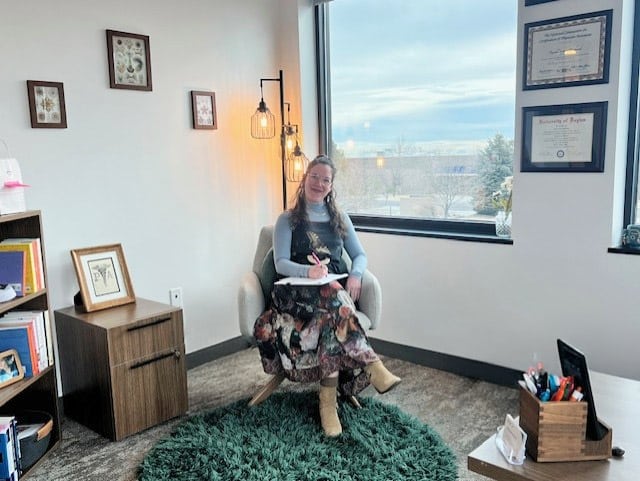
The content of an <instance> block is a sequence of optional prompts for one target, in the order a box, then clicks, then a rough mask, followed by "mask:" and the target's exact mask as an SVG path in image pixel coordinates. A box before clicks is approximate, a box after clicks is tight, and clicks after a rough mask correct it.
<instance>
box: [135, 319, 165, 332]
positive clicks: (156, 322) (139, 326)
mask: <svg viewBox="0 0 640 481" xmlns="http://www.w3.org/2000/svg"><path fill="white" fill-rule="evenodd" d="M170 320H171V316H169V317H162V318H160V319H156V320H155V321H152V322H149V323H148V324H140V325H137V326H132V327H128V328H127V331H136V330H138V329H144V328H145V327H151V326H155V325H156V324H162V323H163V322H167V321H170Z"/></svg>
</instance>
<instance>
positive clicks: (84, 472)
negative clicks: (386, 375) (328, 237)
mask: <svg viewBox="0 0 640 481" xmlns="http://www.w3.org/2000/svg"><path fill="white" fill-rule="evenodd" d="M385 364H386V365H387V366H388V367H389V369H390V370H391V371H393V372H394V373H395V374H397V375H399V376H401V377H402V378H403V382H402V383H401V384H400V385H399V386H398V387H397V388H396V389H394V390H392V391H391V392H389V393H387V394H384V395H380V394H378V393H377V392H376V391H375V390H374V389H373V388H372V387H369V388H367V389H366V390H365V391H363V392H362V393H361V396H373V397H376V398H379V400H381V401H383V402H386V403H389V404H394V405H396V406H398V407H399V408H401V409H402V410H403V411H405V412H407V413H409V414H411V415H413V416H415V417H417V418H418V419H420V420H421V421H423V422H424V423H427V424H429V425H430V426H431V427H432V428H434V429H435V430H437V431H438V432H439V433H440V435H441V436H442V437H443V439H444V440H445V441H446V442H447V443H448V444H449V445H450V446H451V447H452V449H453V450H454V451H455V453H456V454H457V457H458V462H459V466H460V467H459V479H460V481H480V480H487V478H485V477H484V476H480V475H477V474H475V473H471V472H469V471H467V469H466V464H467V461H466V456H467V454H468V453H469V452H471V451H472V450H473V449H474V448H475V447H476V446H478V445H479V444H481V443H482V442H483V441H484V440H485V439H486V438H487V437H489V436H490V435H491V434H492V433H494V432H495V430H496V428H497V427H498V426H499V425H501V424H502V423H503V422H504V418H505V415H506V414H507V413H511V414H513V415H516V414H517V413H518V392H517V390H515V389H509V388H505V387H501V386H496V385H494V384H490V383H486V382H482V381H477V380H473V379H468V378H465V377H461V376H456V375H453V374H450V373H447V372H444V371H439V370H436V369H431V368H427V367H424V366H420V365H417V364H413V363H409V362H405V361H400V360H397V359H391V358H386V359H385ZM267 379H269V376H267V375H266V374H264V372H263V371H262V367H261V365H260V360H259V355H258V351H257V350H256V349H255V348H252V349H247V350H243V351H241V352H237V353H235V354H231V355H229V356H226V357H223V358H220V359H217V360H215V361H211V362H209V363H206V364H203V365H201V366H198V367H196V368H193V369H191V370H189V372H188V389H189V413H188V414H193V413H196V412H201V411H204V410H210V409H214V408H217V407H219V406H224V405H226V404H228V403H230V402H233V401H237V400H240V399H243V398H250V397H251V396H252V394H253V393H254V392H255V391H256V390H257V389H258V388H259V387H260V386H261V385H262V384H263V383H264V382H265V381H266V380H267ZM300 389H317V385H314V384H294V383H290V382H288V381H285V382H284V383H283V384H282V385H281V387H280V390H300ZM179 422H180V419H174V420H171V421H169V422H167V423H164V424H162V425H160V426H156V427H153V428H150V429H148V430H146V431H144V432H142V433H139V434H136V435H133V436H130V437H128V438H126V439H124V440H122V441H120V442H111V441H109V440H107V439H105V438H103V437H102V436H100V435H98V434H96V433H94V432H93V431H91V430H89V429H88V428H85V427H84V426H82V425H80V424H78V423H76V422H74V421H72V420H70V419H67V418H64V417H63V422H62V441H61V442H60V443H59V445H58V446H57V447H56V448H55V450H53V451H52V452H51V453H50V454H49V455H48V456H47V457H46V458H45V459H43V460H42V461H41V462H40V463H39V464H38V465H37V466H36V467H35V468H33V469H32V470H31V471H30V472H29V476H28V479H29V480H32V481H58V480H60V481H62V480H64V481H79V480H95V481H104V480H109V481H131V480H135V479H136V468H137V466H138V464H139V463H140V461H141V460H142V458H143V457H144V456H145V454H146V453H147V452H148V451H149V449H151V448H152V447H153V445H154V444H155V443H156V442H157V441H158V440H160V439H161V438H163V437H165V436H167V435H168V434H169V433H170V432H171V431H172V429H173V428H174V427H175V425H176V424H177V423H179ZM318 429H320V427H318ZM394 481H395V480H394ZM397 481H401V480H397Z"/></svg>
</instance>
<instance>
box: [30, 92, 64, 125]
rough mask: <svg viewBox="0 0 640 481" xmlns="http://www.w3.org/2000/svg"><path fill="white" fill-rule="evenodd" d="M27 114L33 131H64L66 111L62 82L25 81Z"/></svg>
mask: <svg viewBox="0 0 640 481" xmlns="http://www.w3.org/2000/svg"><path fill="white" fill-rule="evenodd" d="M27 96H28V98H29V114H30V116H31V128H33V129H66V128H67V110H66V108H65V103H64V86H63V84H62V82H47V81H44V80H27Z"/></svg>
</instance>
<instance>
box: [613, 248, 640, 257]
mask: <svg viewBox="0 0 640 481" xmlns="http://www.w3.org/2000/svg"><path fill="white" fill-rule="evenodd" d="M607 252H611V253H612V254H633V255H640V249H632V248H631V247H609V248H608V249H607Z"/></svg>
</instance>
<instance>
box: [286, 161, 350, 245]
mask: <svg viewBox="0 0 640 481" xmlns="http://www.w3.org/2000/svg"><path fill="white" fill-rule="evenodd" d="M318 164H324V165H328V166H329V168H330V169H331V183H332V186H331V192H329V194H328V195H327V196H326V197H325V198H324V203H325V205H326V206H327V211H328V212H329V225H330V226H331V228H332V229H333V231H334V232H335V233H336V234H337V235H339V236H340V237H344V236H345V235H346V227H345V225H344V222H343V220H342V215H341V213H340V209H338V206H337V204H336V196H335V190H334V189H333V181H334V180H335V178H336V172H337V170H336V167H335V165H333V161H332V160H331V159H330V158H329V157H327V156H326V155H318V156H317V157H316V158H315V159H313V160H312V161H311V162H309V166H308V167H307V171H306V172H305V173H304V176H303V177H302V180H301V181H300V184H298V190H297V191H296V202H295V204H294V206H293V207H292V208H291V216H290V218H289V223H290V225H291V230H294V229H295V228H296V227H297V226H298V225H299V224H300V223H308V222H309V216H308V215H307V201H306V199H305V197H304V185H305V183H306V181H307V175H308V174H309V171H310V170H311V169H312V168H313V167H315V166H316V165H318Z"/></svg>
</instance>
